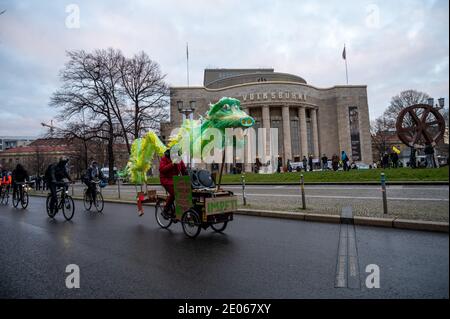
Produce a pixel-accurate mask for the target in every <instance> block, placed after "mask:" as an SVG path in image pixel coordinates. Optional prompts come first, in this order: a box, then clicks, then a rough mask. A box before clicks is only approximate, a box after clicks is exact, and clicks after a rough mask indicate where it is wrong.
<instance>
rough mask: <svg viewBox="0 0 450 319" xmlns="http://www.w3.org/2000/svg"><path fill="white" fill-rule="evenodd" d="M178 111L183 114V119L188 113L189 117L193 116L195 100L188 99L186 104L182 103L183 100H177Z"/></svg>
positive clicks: (195, 106)
mask: <svg viewBox="0 0 450 319" xmlns="http://www.w3.org/2000/svg"><path fill="white" fill-rule="evenodd" d="M177 108H178V112H180V113H181V114H183V120H185V119H186V118H187V116H188V115H189V119H191V120H192V119H193V118H194V111H195V109H196V108H197V105H196V101H189V104H188V105H186V106H185V105H184V103H183V101H177Z"/></svg>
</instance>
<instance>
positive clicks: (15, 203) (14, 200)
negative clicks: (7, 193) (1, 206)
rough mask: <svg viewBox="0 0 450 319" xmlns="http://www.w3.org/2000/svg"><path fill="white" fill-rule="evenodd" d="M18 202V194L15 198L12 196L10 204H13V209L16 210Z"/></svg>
mask: <svg viewBox="0 0 450 319" xmlns="http://www.w3.org/2000/svg"><path fill="white" fill-rule="evenodd" d="M19 202H20V200H19V194H16V196H14V195H13V198H12V204H13V206H14V208H17V206H19Z"/></svg>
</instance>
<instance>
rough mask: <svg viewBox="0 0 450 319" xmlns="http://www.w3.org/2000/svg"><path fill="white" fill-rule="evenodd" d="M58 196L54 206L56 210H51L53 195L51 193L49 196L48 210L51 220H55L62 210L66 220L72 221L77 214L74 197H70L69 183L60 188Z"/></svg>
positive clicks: (57, 192)
mask: <svg viewBox="0 0 450 319" xmlns="http://www.w3.org/2000/svg"><path fill="white" fill-rule="evenodd" d="M56 196H57V200H56V203H55V205H54V206H55V207H54V209H51V207H50V203H51V200H52V194H51V193H49V194H48V195H47V202H46V208H47V214H48V216H49V217H50V218H55V216H56V214H57V213H58V211H59V210H62V212H63V215H64V218H65V219H66V220H71V219H72V218H73V215H74V213H75V203H74V202H73V199H72V197H71V196H70V195H69V191H68V187H67V183H64V185H62V186H59V187H58V189H57V191H56Z"/></svg>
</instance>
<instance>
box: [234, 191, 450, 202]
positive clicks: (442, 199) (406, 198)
mask: <svg viewBox="0 0 450 319" xmlns="http://www.w3.org/2000/svg"><path fill="white" fill-rule="evenodd" d="M235 195H242V194H241V193H235ZM246 195H247V196H262V197H295V196H299V195H298V194H255V193H253V194H252V193H246ZM306 198H332V199H370V200H381V195H380V196H379V197H375V196H337V195H336V196H333V195H307V196H306ZM389 200H405V201H419V202H420V201H427V202H448V198H421V197H388V201H389Z"/></svg>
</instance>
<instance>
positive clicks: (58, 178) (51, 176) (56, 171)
mask: <svg viewBox="0 0 450 319" xmlns="http://www.w3.org/2000/svg"><path fill="white" fill-rule="evenodd" d="M68 162H69V159H68V158H67V157H61V158H60V160H59V162H58V163H53V164H51V165H49V167H48V168H47V170H46V171H45V179H46V181H47V183H48V188H49V189H50V192H51V194H52V199H51V201H50V210H51V212H52V213H53V209H54V206H55V203H56V202H57V200H58V195H57V193H56V190H57V188H58V186H63V185H64V178H67V179H68V180H69V181H72V179H71V178H70V175H69V173H68V172H67V163H68Z"/></svg>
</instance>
